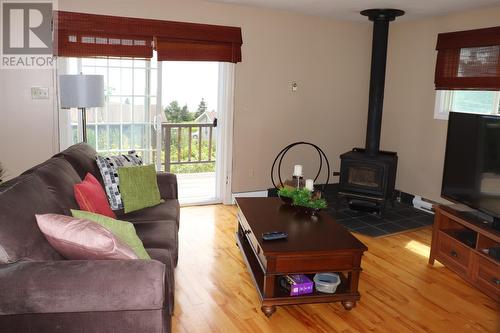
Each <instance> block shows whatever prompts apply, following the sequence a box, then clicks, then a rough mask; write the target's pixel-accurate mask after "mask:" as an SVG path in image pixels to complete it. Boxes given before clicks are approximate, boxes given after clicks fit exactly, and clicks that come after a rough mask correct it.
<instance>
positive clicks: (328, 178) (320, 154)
mask: <svg viewBox="0 0 500 333" xmlns="http://www.w3.org/2000/svg"><path fill="white" fill-rule="evenodd" d="M298 145H309V146H312V147H314V149H316V151H317V152H318V155H319V169H318V173H317V174H316V177H314V182H315V183H316V180H317V179H318V177H319V175H320V174H321V169H322V168H323V158H324V159H325V163H326V168H327V176H326V182H325V184H323V187H322V189H321V192H324V191H325V189H326V185H328V182H329V181H330V162H329V161H328V158H327V157H326V155H325V153H324V152H323V150H321V148H319V147H318V146H316V145H315V144H314V143H310V142H304V141H299V142H294V143H291V144H289V145H288V146H286V147H285V148H283V149H282V150H281V151H280V152H279V153H278V155H277V156H276V158H275V159H274V162H273V166H272V167H271V181H272V183H273V186H274V188H276V189H278V186H276V183H275V181H274V167H275V166H276V162H277V161H278V159H279V162H278V179H279V184H280V185H281V187H283V181H282V179H281V163H282V161H283V158H284V157H285V155H286V153H287V152H288V151H289V150H290V149H291V148H293V147H295V146H298Z"/></svg>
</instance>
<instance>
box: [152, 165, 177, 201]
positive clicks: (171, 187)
mask: <svg viewBox="0 0 500 333" xmlns="http://www.w3.org/2000/svg"><path fill="white" fill-rule="evenodd" d="M156 179H157V182H158V188H159V189H160V196H161V198H162V199H165V200H167V199H178V191H177V176H176V175H175V174H173V173H170V172H157V173H156Z"/></svg>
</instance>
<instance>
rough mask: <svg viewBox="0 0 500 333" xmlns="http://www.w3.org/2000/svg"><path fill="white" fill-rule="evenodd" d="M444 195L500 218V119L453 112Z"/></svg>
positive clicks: (447, 142)
mask: <svg viewBox="0 0 500 333" xmlns="http://www.w3.org/2000/svg"><path fill="white" fill-rule="evenodd" d="M441 194H442V196H443V197H444V198H447V199H450V200H452V201H456V202H460V203H463V204H466V205H468V206H470V207H472V208H475V209H478V210H480V211H482V212H484V213H486V214H489V215H492V216H495V217H497V218H500V116H493V115H480V114H470V113H460V112H450V116H449V120H448V136H447V139H446V154H445V160H444V172H443V184H442V189H441Z"/></svg>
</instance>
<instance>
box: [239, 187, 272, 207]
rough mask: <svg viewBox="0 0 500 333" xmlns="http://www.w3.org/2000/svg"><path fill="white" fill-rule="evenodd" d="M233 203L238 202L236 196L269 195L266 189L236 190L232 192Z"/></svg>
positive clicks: (263, 196)
mask: <svg viewBox="0 0 500 333" xmlns="http://www.w3.org/2000/svg"><path fill="white" fill-rule="evenodd" d="M232 197H233V199H232V203H233V205H234V204H235V203H236V201H235V198H244V197H261V198H265V197H267V190H266V191H252V192H236V193H233V194H232Z"/></svg>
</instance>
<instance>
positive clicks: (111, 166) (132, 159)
mask: <svg viewBox="0 0 500 333" xmlns="http://www.w3.org/2000/svg"><path fill="white" fill-rule="evenodd" d="M96 161H97V166H98V167H99V170H100V172H101V176H102V180H103V181H104V189H105V190H106V194H107V195H108V201H109V205H110V206H111V209H113V210H118V209H122V208H123V202H122V197H121V194H120V179H119V177H118V168H120V167H130V166H138V165H142V160H141V158H140V157H139V155H137V154H135V153H133V152H131V153H129V154H127V155H125V154H122V155H116V156H99V155H97V157H96Z"/></svg>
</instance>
